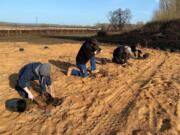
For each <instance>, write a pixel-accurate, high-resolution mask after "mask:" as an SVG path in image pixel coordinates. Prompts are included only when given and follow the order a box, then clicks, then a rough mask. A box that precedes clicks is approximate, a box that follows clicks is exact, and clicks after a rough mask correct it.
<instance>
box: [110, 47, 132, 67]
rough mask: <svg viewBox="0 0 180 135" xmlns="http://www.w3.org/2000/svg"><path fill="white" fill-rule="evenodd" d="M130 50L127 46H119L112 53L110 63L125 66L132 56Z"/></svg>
mask: <svg viewBox="0 0 180 135" xmlns="http://www.w3.org/2000/svg"><path fill="white" fill-rule="evenodd" d="M132 54H133V53H132V51H131V48H130V47H128V46H119V47H117V48H116V49H115V50H114V52H113V59H112V61H113V62H114V63H117V64H122V65H123V66H126V65H127V60H128V59H129V58H130V57H131V56H132Z"/></svg>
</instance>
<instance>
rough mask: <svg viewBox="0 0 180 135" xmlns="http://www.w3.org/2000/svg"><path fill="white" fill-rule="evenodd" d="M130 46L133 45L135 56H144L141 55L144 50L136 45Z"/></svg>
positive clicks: (132, 49)
mask: <svg viewBox="0 0 180 135" xmlns="http://www.w3.org/2000/svg"><path fill="white" fill-rule="evenodd" d="M130 47H131V51H132V52H133V54H134V57H135V58H140V57H142V56H141V55H142V51H141V50H140V49H139V48H137V46H136V45H131V46H130Z"/></svg>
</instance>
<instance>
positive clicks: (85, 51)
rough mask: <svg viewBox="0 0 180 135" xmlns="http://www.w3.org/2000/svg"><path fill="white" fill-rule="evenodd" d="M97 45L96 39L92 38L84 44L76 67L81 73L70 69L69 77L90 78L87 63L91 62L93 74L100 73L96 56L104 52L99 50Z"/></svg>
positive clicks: (77, 58)
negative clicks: (97, 68)
mask: <svg viewBox="0 0 180 135" xmlns="http://www.w3.org/2000/svg"><path fill="white" fill-rule="evenodd" d="M97 44H98V41H97V40H96V39H95V38H91V39H89V40H87V41H85V42H84V43H83V45H82V46H81V48H80V50H79V52H78V55H77V57H76V65H77V67H78V68H79V69H80V71H77V70H75V69H72V68H69V69H68V72H67V75H68V76H70V75H75V76H81V77H86V76H88V73H87V68H86V63H87V62H88V61H89V60H90V64H91V73H96V72H98V70H96V63H95V55H96V54H98V53H101V52H102V50H101V48H99V46H98V45H97Z"/></svg>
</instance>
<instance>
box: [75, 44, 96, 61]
mask: <svg viewBox="0 0 180 135" xmlns="http://www.w3.org/2000/svg"><path fill="white" fill-rule="evenodd" d="M93 56H94V53H93V48H92V47H91V44H90V42H89V41H86V42H84V43H83V45H82V46H81V48H80V50H79V52H78V54H77V56H76V63H77V64H86V63H87V62H88V60H89V59H90V58H91V57H93Z"/></svg>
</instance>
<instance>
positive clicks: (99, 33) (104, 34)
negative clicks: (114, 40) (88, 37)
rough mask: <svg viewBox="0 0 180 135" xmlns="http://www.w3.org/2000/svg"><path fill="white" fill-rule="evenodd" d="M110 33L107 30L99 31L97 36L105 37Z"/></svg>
mask: <svg viewBox="0 0 180 135" xmlns="http://www.w3.org/2000/svg"><path fill="white" fill-rule="evenodd" d="M107 35H108V34H107V31H102V30H101V31H98V33H97V36H98V37H105V36H107Z"/></svg>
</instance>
